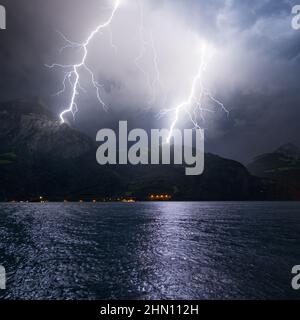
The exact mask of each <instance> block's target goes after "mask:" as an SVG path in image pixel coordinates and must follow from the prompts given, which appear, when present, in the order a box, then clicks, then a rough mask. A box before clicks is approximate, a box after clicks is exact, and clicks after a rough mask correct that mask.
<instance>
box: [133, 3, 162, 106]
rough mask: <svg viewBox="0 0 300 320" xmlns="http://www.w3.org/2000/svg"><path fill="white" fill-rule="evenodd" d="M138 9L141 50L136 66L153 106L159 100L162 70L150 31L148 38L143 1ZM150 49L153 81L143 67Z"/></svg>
mask: <svg viewBox="0 0 300 320" xmlns="http://www.w3.org/2000/svg"><path fill="white" fill-rule="evenodd" d="M138 7H139V12H140V28H139V38H140V43H141V49H140V52H139V54H138V56H137V57H136V59H135V65H136V67H137V69H138V70H139V71H140V72H141V73H142V74H143V75H144V76H145V78H146V82H147V86H148V88H149V91H150V92H151V95H152V97H151V98H150V99H149V101H148V104H149V105H153V104H154V102H155V101H156V98H157V87H158V86H159V85H160V86H162V85H161V79H160V78H161V77H160V70H159V62H158V54H157V50H156V46H155V41H154V36H153V32H152V31H150V35H149V36H148V37H146V34H147V33H146V26H145V22H144V16H145V14H144V7H143V3H142V0H138ZM149 48H150V52H151V55H152V63H153V68H154V73H155V75H154V78H153V79H152V76H151V75H150V73H149V72H147V71H146V70H145V69H144V68H143V67H142V63H141V60H142V59H143V57H144V56H145V54H146V52H148V50H149Z"/></svg>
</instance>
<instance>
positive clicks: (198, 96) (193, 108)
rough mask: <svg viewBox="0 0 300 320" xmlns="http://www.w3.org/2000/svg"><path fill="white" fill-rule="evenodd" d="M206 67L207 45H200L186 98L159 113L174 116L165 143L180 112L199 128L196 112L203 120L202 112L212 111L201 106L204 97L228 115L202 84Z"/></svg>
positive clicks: (170, 136) (220, 103)
mask: <svg viewBox="0 0 300 320" xmlns="http://www.w3.org/2000/svg"><path fill="white" fill-rule="evenodd" d="M206 67H207V46H206V45H203V46H202V54H201V61H200V65H199V67H198V72H197V74H196V76H195V77H194V78H193V81H192V85H191V89H190V93H189V96H188V97H187V99H186V100H185V101H183V102H181V103H179V104H178V105H177V106H176V107H174V108H171V109H166V110H163V111H162V112H161V113H160V116H165V115H166V114H169V113H173V114H174V118H173V121H172V123H171V126H170V129H169V136H168V138H167V141H166V142H167V143H170V141H171V138H172V136H173V131H174V129H175V127H176V125H177V123H178V121H179V117H180V116H181V114H182V113H186V114H187V115H188V117H189V118H190V120H191V122H192V123H193V125H194V127H195V128H196V129H200V125H199V123H198V114H200V116H201V119H202V120H204V112H212V110H210V109H209V108H205V107H203V104H204V99H205V98H208V99H209V100H211V101H212V102H213V103H214V104H215V105H218V106H219V107H221V109H222V110H223V111H224V112H225V113H226V114H227V116H228V115H229V111H228V110H227V109H226V107H225V106H224V104H223V103H222V102H220V101H219V100H218V99H216V98H215V97H213V95H212V94H211V93H210V92H209V90H208V89H207V88H206V87H205V86H204V81H203V78H204V74H205V71H206Z"/></svg>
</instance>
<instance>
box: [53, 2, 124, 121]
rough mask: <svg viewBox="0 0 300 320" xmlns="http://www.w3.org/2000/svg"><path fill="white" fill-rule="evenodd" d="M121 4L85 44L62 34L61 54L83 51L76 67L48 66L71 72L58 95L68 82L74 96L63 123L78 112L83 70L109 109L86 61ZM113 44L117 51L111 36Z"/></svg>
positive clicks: (114, 7)
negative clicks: (67, 116)
mask: <svg viewBox="0 0 300 320" xmlns="http://www.w3.org/2000/svg"><path fill="white" fill-rule="evenodd" d="M120 4H121V0H116V1H115V3H114V6H113V9H112V12H111V15H110V16H109V18H108V20H107V21H106V22H104V23H101V24H99V25H98V26H97V27H96V28H95V29H94V30H93V31H92V32H91V33H90V34H89V36H88V38H87V39H86V40H85V41H84V42H82V43H77V42H73V41H70V40H69V39H67V38H66V37H65V36H64V35H63V34H61V36H62V37H63V39H64V40H65V41H66V43H67V45H66V46H64V47H63V48H61V50H60V52H62V51H63V50H65V49H67V48H78V49H79V50H81V51H82V58H81V60H80V61H79V62H78V63H77V64H74V65H62V64H52V65H47V67H49V68H55V67H59V68H62V69H65V70H69V71H67V72H65V77H64V80H63V88H62V90H61V91H60V92H58V94H62V93H63V92H65V90H66V86H67V82H68V83H69V84H70V86H71V88H72V94H71V99H70V103H69V107H68V108H67V109H65V110H64V111H63V112H62V113H61V114H60V119H61V122H62V123H64V122H65V118H64V117H65V115H67V114H68V113H71V114H72V115H73V117H75V114H76V112H77V111H78V107H77V103H76V97H77V96H78V94H79V90H81V91H83V88H82V87H81V84H80V77H81V70H82V69H83V70H85V71H86V72H87V73H88V74H89V75H90V77H91V82H92V84H93V86H94V88H95V89H96V95H97V99H98V101H99V102H100V104H101V105H102V106H103V108H104V109H106V108H107V107H106V104H105V103H104V101H103V99H102V98H101V94H100V90H101V88H102V86H101V85H100V84H99V83H98V82H97V81H96V79H95V76H94V73H93V72H92V70H91V69H90V68H89V67H88V66H87V64H86V60H87V57H88V52H89V50H88V49H89V45H90V43H91V41H92V40H93V39H94V37H95V36H96V35H97V34H99V33H101V31H102V30H103V29H106V28H108V27H110V25H111V23H112V21H113V19H114V17H115V15H116V13H117V11H118V9H119V7H120ZM110 34H111V30H110ZM111 44H112V46H113V47H114V49H116V48H115V46H114V45H113V42H112V36H111Z"/></svg>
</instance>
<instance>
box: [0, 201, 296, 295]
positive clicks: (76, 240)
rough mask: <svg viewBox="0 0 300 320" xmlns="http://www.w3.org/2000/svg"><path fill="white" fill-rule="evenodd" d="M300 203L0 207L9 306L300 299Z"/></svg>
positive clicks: (0, 247)
mask: <svg viewBox="0 0 300 320" xmlns="http://www.w3.org/2000/svg"><path fill="white" fill-rule="evenodd" d="M299 231H300V204H299V203H238V202H235V203H229V202H227V203H175V202H174V203H172V202H166V203H135V204H123V203H116V204H112V203H106V204H105V203H103V204H102V203H97V204H88V203H83V204H50V203H49V204H1V205H0V240H1V242H0V264H2V265H4V266H5V268H6V271H7V275H8V281H7V290H6V291H2V292H0V297H2V298H10V299H213V298H217V299H226V298H235V299H244V298H250V299H257V298H272V299H275V298H299V293H298V292H296V291H293V290H292V288H291V285H290V283H291V278H292V276H291V269H292V267H293V266H294V265H296V264H300V233H299Z"/></svg>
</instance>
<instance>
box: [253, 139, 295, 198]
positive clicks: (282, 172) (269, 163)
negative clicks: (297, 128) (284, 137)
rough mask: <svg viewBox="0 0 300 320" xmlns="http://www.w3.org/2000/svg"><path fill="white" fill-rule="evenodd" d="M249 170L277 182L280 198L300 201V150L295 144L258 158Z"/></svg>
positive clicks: (284, 146) (289, 144)
mask: <svg viewBox="0 0 300 320" xmlns="http://www.w3.org/2000/svg"><path fill="white" fill-rule="evenodd" d="M248 169H249V171H250V172H251V173H252V174H254V175H256V176H258V177H263V178H267V179H270V180H271V181H273V183H274V182H275V183H276V182H277V185H276V188H279V189H278V190H277V191H276V193H277V194H278V196H277V197H278V198H282V197H283V198H289V199H295V200H299V199H300V149H299V148H298V147H296V146H294V145H293V144H291V143H288V144H285V145H283V146H281V147H280V148H278V149H277V150H275V151H274V152H271V153H267V154H263V155H260V156H258V157H256V158H255V159H254V160H253V161H252V162H251V163H250V164H249V165H248Z"/></svg>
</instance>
